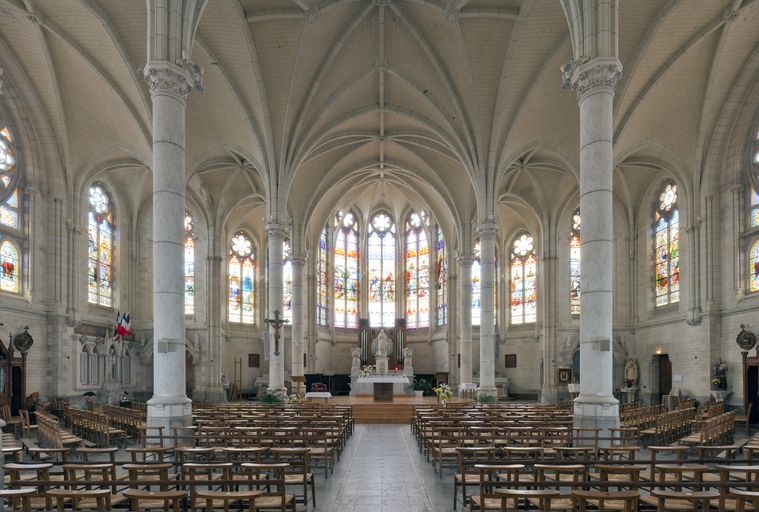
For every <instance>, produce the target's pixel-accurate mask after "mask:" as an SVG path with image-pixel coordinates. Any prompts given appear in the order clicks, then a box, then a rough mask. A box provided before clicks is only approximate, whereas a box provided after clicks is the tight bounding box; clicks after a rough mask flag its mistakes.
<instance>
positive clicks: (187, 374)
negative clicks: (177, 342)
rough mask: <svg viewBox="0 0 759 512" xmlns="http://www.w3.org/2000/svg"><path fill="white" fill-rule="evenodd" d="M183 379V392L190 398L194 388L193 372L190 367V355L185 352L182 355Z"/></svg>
mask: <svg viewBox="0 0 759 512" xmlns="http://www.w3.org/2000/svg"><path fill="white" fill-rule="evenodd" d="M184 379H185V392H186V393H187V396H188V397H190V398H192V390H193V388H194V387H195V372H194V370H193V366H192V354H190V353H189V352H188V351H186V350H185V353H184Z"/></svg>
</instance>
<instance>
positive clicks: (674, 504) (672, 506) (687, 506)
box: [640, 496, 693, 510]
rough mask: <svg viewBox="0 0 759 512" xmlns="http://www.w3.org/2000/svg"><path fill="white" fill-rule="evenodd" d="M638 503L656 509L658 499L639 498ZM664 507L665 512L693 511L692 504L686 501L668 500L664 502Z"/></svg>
mask: <svg viewBox="0 0 759 512" xmlns="http://www.w3.org/2000/svg"><path fill="white" fill-rule="evenodd" d="M640 502H641V503H645V504H647V505H651V506H653V507H656V506H658V504H659V499H658V498H657V497H656V496H641V498H640ZM664 507H665V508H666V509H667V510H693V503H691V502H690V501H688V500H678V499H668V500H665V502H664Z"/></svg>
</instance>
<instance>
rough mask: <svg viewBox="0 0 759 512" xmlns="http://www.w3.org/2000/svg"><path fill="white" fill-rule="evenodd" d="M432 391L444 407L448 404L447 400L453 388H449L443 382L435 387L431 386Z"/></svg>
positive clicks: (451, 394)
mask: <svg viewBox="0 0 759 512" xmlns="http://www.w3.org/2000/svg"><path fill="white" fill-rule="evenodd" d="M432 391H434V392H435V394H436V395H437V399H438V401H439V402H440V403H441V404H443V407H446V406H447V405H448V402H449V401H450V399H451V397H452V396H453V389H451V386H449V385H448V384H445V383H443V384H440V385H439V386H438V387H436V388H432Z"/></svg>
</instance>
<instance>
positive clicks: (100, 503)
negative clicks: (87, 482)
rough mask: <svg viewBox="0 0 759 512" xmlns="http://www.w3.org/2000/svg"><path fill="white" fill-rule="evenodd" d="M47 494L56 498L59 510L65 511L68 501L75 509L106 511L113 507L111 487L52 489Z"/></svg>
mask: <svg viewBox="0 0 759 512" xmlns="http://www.w3.org/2000/svg"><path fill="white" fill-rule="evenodd" d="M46 494H47V496H48V497H49V498H51V499H52V500H55V510H58V512H65V511H66V504H67V503H71V504H72V507H73V510H77V509H78V508H85V509H89V510H97V512H106V511H110V510H111V508H112V506H111V491H110V489H85V490H73V489H50V490H49V491H47V493H46Z"/></svg>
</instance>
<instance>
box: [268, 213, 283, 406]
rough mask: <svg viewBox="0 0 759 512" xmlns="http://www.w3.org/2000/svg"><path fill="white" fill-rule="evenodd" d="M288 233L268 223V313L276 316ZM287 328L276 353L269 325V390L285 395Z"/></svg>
mask: <svg viewBox="0 0 759 512" xmlns="http://www.w3.org/2000/svg"><path fill="white" fill-rule="evenodd" d="M286 235H287V226H285V225H283V224H278V223H276V222H269V223H267V224H266V236H267V240H268V247H269V276H268V277H269V283H268V286H269V289H268V292H269V293H268V299H269V300H268V303H269V305H268V307H269V311H268V315H267V318H274V310H279V312H280V318H282V311H283V309H282V300H283V299H282V288H283V286H282V266H283V261H282V244H283V243H284V240H285V236H286ZM284 341H285V328H284V327H283V328H282V329H281V330H280V338H279V345H280V346H279V354H278V355H277V354H275V353H274V351H275V349H276V346H275V341H274V329H273V328H272V327H269V390H270V391H271V392H272V393H279V394H282V395H284V393H286V389H287V388H285V357H284V355H285V347H284Z"/></svg>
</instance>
